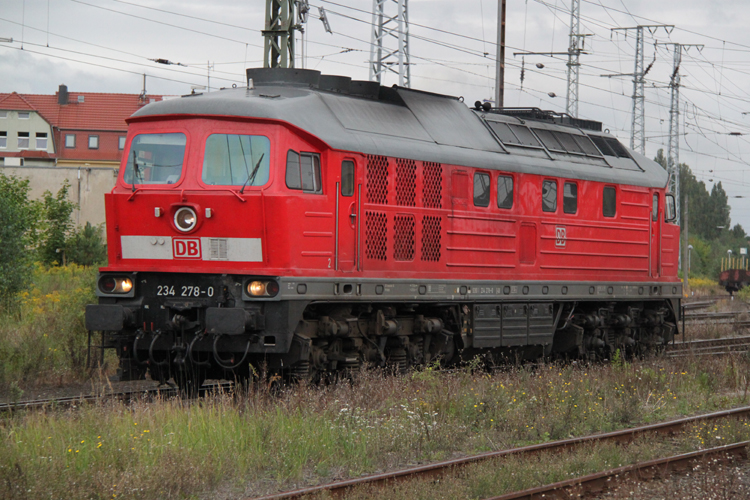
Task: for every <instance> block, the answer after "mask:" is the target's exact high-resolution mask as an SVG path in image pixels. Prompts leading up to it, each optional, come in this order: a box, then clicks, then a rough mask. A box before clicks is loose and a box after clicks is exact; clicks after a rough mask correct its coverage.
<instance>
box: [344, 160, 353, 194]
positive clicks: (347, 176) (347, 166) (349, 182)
mask: <svg viewBox="0 0 750 500" xmlns="http://www.w3.org/2000/svg"><path fill="white" fill-rule="evenodd" d="M353 194H354V162H353V161H349V160H346V161H343V162H341V196H352V195H353Z"/></svg>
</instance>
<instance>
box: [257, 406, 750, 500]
mask: <svg viewBox="0 0 750 500" xmlns="http://www.w3.org/2000/svg"><path fill="white" fill-rule="evenodd" d="M748 416H750V406H747V407H742V408H735V409H732V410H725V411H720V412H715V413H709V414H705V415H698V416H694V417H687V418H681V419H677V420H671V421H668V422H661V423H658V424H652V425H646V426H642V427H637V428H633V429H624V430H621V431H616V432H609V433H605V434H596V435H593V436H585V437H579V438H572V439H564V440H561V441H553V442H549V443H541V444H536V445H531V446H524V447H522V448H513V449H509V450H501V451H492V452H487V453H481V454H478V455H471V456H468V457H463V458H458V459H453V460H446V461H443V462H437V463H433V464H428V465H422V466H418V467H411V468H408V469H402V470H397V471H392V472H385V473H382V474H374V475H370V476H364V477H359V478H355V479H349V480H346V481H337V482H335V483H329V484H322V485H317V486H311V487H308V488H301V489H297V490H294V491H287V492H282V493H277V494H273V495H267V496H263V497H257V498H256V499H255V500H290V499H297V498H303V497H306V496H309V495H320V494H323V495H329V496H335V497H341V496H343V495H345V494H346V493H347V492H348V491H350V490H351V489H352V488H355V487H372V486H375V487H383V486H386V485H388V486H392V485H393V484H395V483H400V482H405V481H411V480H416V479H424V478H430V479H432V478H436V479H437V478H440V477H444V476H447V475H450V474H455V473H457V472H458V471H459V470H460V469H461V468H463V467H466V466H468V465H473V464H479V463H483V462H488V461H490V460H495V459H499V458H503V457H509V456H531V455H534V454H539V453H544V452H560V451H565V450H570V449H573V448H576V447H580V446H582V445H586V444H592V443H629V442H632V441H633V440H634V439H635V438H636V437H638V436H642V435H644V434H651V433H658V434H674V433H677V432H679V431H681V430H683V429H685V428H686V427H687V426H689V425H693V424H696V423H699V422H711V421H716V420H720V419H723V418H742V417H745V418H746V417H748ZM748 444H750V442H749V443H741V444H738V445H736V446H737V448H736V449H732V450H730V449H729V448H727V447H723V448H725V449H724V450H723V451H721V452H719V451H717V452H716V453H730V452H731V453H735V454H741V452H740V451H739V450H740V449H742V450H745V449H746V448H747V445H748ZM707 451H708V450H703V452H707ZM698 453H699V454H687V455H693V456H692V457H689V456H687V455H686V456H682V458H679V457H670V458H669V459H666V460H672V462H674V463H675V464H676V463H677V462H682V463H691V462H690V460H698V459H700V457H703V456H706V455H705V453H704V455H700V453H702V452H698ZM745 456H746V452H745ZM678 458H679V459H678ZM651 462H654V463H650V462H644V463H642V464H636V465H633V466H629V467H622V468H620V469H615V470H614V471H607V472H603V473H598V474H592V475H591V477H590V479H587V478H589V476H584V477H580V478H576V479H571V480H570V481H565V482H564V483H565V484H563V483H556V484H555V485H548V486H546V488H548V489H549V491H554V490H558V489H560V490H561V491H563V489H564V488H569V487H568V486H567V483H570V484H571V486H570V488H572V487H574V485H575V484H578V485H580V484H581V482H582V481H583V480H584V479H585V480H586V481H589V480H590V481H591V484H594V483H596V481H600V482H601V481H604V482H606V481H608V479H607V478H611V477H614V476H615V475H616V474H625V472H626V471H625V469H632V470H633V471H639V470H643V471H644V472H645V471H646V470H648V467H651V468H652V469H658V468H659V467H661V465H659V464H656V463H655V462H656V461H651ZM606 474H610V475H609V476H606ZM594 476H601V478H603V479H597V478H595V477H594ZM576 481H577V483H576ZM536 490H540V488H535V489H534V490H527V491H524V492H518V493H511V494H508V495H504V496H501V497H497V498H498V499H504V500H510V499H515V498H570V497H569V496H564V497H563V496H560V497H558V496H550V494H549V493H545V492H542V491H541V490H540V492H539V493H536ZM568 491H569V490H566V493H565V495H568V494H569V493H568ZM512 495H524V496H512ZM545 495H546V496H545Z"/></svg>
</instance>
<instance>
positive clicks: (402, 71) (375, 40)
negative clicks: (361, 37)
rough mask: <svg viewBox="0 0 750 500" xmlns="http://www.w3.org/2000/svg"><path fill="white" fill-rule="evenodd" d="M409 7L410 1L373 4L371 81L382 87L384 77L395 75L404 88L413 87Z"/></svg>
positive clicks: (378, 0) (383, 0)
mask: <svg viewBox="0 0 750 500" xmlns="http://www.w3.org/2000/svg"><path fill="white" fill-rule="evenodd" d="M408 5H409V2H408V0H373V3H372V38H371V44H370V80H371V81H374V82H378V83H381V84H382V83H383V75H384V74H386V73H393V74H397V75H398V84H399V85H400V86H401V87H411V69H410V66H409V7H408Z"/></svg>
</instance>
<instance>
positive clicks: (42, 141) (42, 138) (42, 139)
mask: <svg viewBox="0 0 750 500" xmlns="http://www.w3.org/2000/svg"><path fill="white" fill-rule="evenodd" d="M36 149H39V150H42V151H46V150H47V133H46V132H37V133H36Z"/></svg>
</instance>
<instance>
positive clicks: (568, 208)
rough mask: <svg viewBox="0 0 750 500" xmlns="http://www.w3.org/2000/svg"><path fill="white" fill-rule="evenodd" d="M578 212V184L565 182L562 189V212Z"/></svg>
mask: <svg viewBox="0 0 750 500" xmlns="http://www.w3.org/2000/svg"><path fill="white" fill-rule="evenodd" d="M577 211H578V184H576V183H574V182H566V183H565V186H564V187H563V212H565V213H566V214H574V213H576V212H577Z"/></svg>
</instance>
